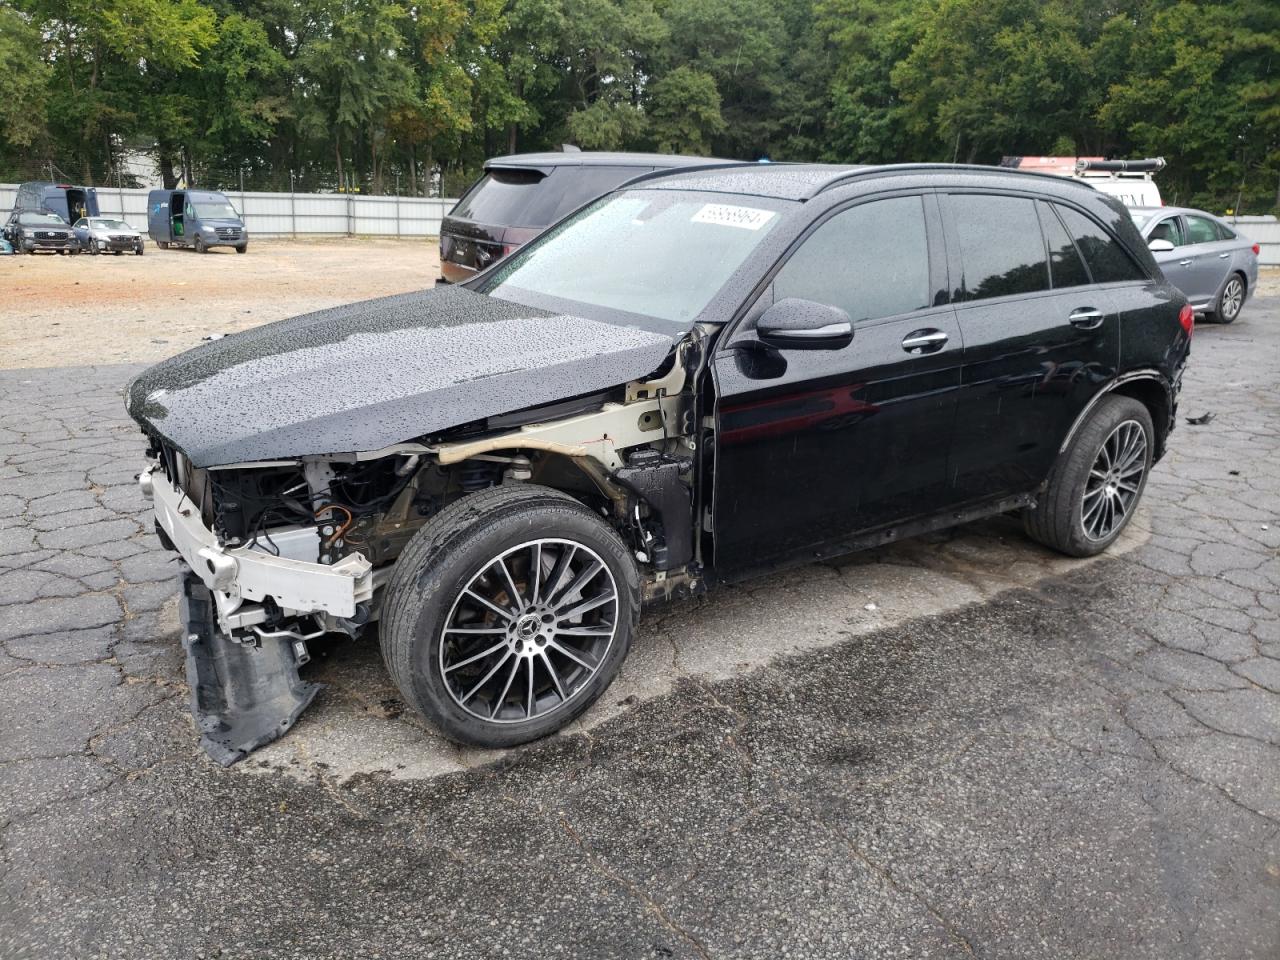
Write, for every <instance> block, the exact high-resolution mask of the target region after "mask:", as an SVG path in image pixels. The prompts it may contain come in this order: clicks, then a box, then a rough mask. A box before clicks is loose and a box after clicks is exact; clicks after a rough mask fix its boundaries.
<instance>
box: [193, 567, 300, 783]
mask: <svg viewBox="0 0 1280 960" xmlns="http://www.w3.org/2000/svg"><path fill="white" fill-rule="evenodd" d="M179 614H180V616H181V618H182V622H183V626H184V628H185V630H186V632H185V634H184V637H183V646H184V647H185V648H186V651H187V683H188V685H189V686H190V687H191V713H192V716H194V717H195V721H196V727H197V728H198V729H199V731H200V746H201V747H202V748H204V751H205V753H207V754H208V755H209V756H210V757H212V758H213V759H214V760H216V761H217V762H218V763H220V764H221V765H222V766H224V767H229V766H231V764H233V763H235V762H236V761H237V760H240V759H242V758H243V757H245V756H247V755H248V754H249V753H251V752H253V751H254V750H256V749H258V748H259V747H262V746H265V745H266V744H268V743H271V742H272V741H273V740H277V739H279V738H280V737H281V736H283V735H284V733H285V732H286V731H287V730H288V729H289V728H290V727H292V726H293V725H294V723H295V722H296V721H297V719H298V716H299V715H300V714H301V713H302V711H303V710H305V709H307V707H308V706H310V704H311V701H312V700H314V699H315V696H316V694H317V693H319V692H320V689H321V687H322V686H323V684H318V683H308V682H306V681H304V680H303V679H302V678H301V677H299V676H298V661H297V658H296V655H295V653H294V648H293V645H292V644H291V643H290V642H289V640H288V638H285V637H263V638H261V640H260V642H259V643H258V644H257V645H255V644H253V643H236V642H235V641H233V640H231V639H230V638H228V637H227V636H226V635H224V634H223V633H222V631H220V630H219V629H218V623H217V613H216V610H215V609H214V601H213V596H212V594H211V593H210V592H209V588H208V587H206V586H205V585H204V583H203V582H201V580H200V579H199V578H198V577H196V576H195V575H194V574H192V573H191V570H190V568H189V567H187V566H186V564H183V565H182V600H181V602H180V605H179Z"/></svg>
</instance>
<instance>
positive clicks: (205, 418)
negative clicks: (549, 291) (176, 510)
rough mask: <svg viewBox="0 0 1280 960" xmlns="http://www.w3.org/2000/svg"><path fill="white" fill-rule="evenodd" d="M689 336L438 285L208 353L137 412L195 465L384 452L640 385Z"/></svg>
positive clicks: (145, 398) (188, 359)
mask: <svg viewBox="0 0 1280 960" xmlns="http://www.w3.org/2000/svg"><path fill="white" fill-rule="evenodd" d="M683 333H684V331H683V330H681V329H673V331H672V333H671V334H670V335H666V334H661V333H655V332H653V331H650V330H643V329H640V328H638V327H631V326H623V325H618V324H614V323H603V322H600V321H597V320H591V319H587V318H585V317H579V316H572V315H567V314H556V313H553V312H550V311H546V310H539V309H536V308H532V307H527V306H522V305H520V304H517V303H511V302H508V301H504V300H498V299H495V298H493V297H489V296H486V295H484V294H480V293H476V292H474V291H471V290H467V289H465V288H462V287H437V288H434V289H429V290H423V291H419V292H416V293H408V294H402V295H399V296H394V297H384V298H381V299H378V300H368V301H364V302H362V303H353V304H349V305H346V306H342V307H335V308H333V309H330V310H321V311H319V312H317V313H310V314H306V315H304V316H300V317H294V318H292V319H289V320H282V321H280V322H278V323H272V324H267V325H266V326H263V327H259V328H257V329H256V330H250V331H246V332H244V333H238V334H233V335H231V336H228V337H225V338H223V339H221V340H216V341H214V342H212V343H208V344H204V345H202V346H200V347H197V348H195V349H194V350H189V351H187V352H186V353H182V354H179V355H178V356H176V357H173V358H172V359H169V360H166V361H164V362H163V363H159V364H156V365H155V366H154V367H151V368H150V369H148V370H146V371H145V372H144V373H142V374H141V375H140V376H138V377H137V379H135V380H134V381H133V382H132V383H131V384H130V385H129V389H128V396H127V405H128V409H129V414H130V416H132V417H133V418H134V419H135V420H137V421H138V423H139V424H141V425H142V427H143V429H144V430H146V431H147V432H148V433H152V434H156V435H159V436H161V437H163V438H164V439H165V440H167V441H168V442H169V443H171V444H173V445H174V446H176V447H177V448H178V449H180V450H181V451H182V452H183V453H185V454H186V455H187V456H188V457H189V458H190V459H191V462H192V464H193V465H194V466H197V467H208V466H217V465H221V464H233V463H244V462H248V461H253V460H275V459H281V458H290V457H300V456H308V455H321V454H327V453H350V452H355V451H362V450H377V449H380V448H382V447H385V446H389V445H390V444H393V443H400V442H404V441H407V440H411V439H413V438H415V437H420V436H423V435H424V434H428V433H434V432H439V431H441V430H446V429H449V428H451V427H456V426H460V425H462V424H465V423H471V422H473V421H476V420H480V419H482V418H484V417H492V416H497V415H499V414H504V413H513V412H515V411H518V410H523V409H525V408H528V407H534V406H539V405H541V404H546V403H551V402H554V401H557V400H564V399H569V398H572V397H577V396H581V395H583V394H588V393H593V392H596V391H600V390H606V389H608V388H610V387H615V386H618V385H619V384H623V383H626V382H627V381H629V380H634V379H638V378H643V377H645V376H648V375H649V374H650V373H652V372H654V371H655V370H656V369H657V368H658V367H660V366H661V365H662V363H663V361H664V360H665V359H666V357H667V355H668V353H669V352H670V350H671V348H672V345H673V344H674V342H675V341H676V340H677V339H679V337H680V336H682V335H683Z"/></svg>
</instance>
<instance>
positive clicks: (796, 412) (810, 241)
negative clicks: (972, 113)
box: [712, 193, 962, 573]
mask: <svg viewBox="0 0 1280 960" xmlns="http://www.w3.org/2000/svg"><path fill="white" fill-rule="evenodd" d="M941 241H942V237H941V221H940V219H939V217H938V213H937V202H936V200H935V198H934V196H933V195H932V194H931V193H928V194H907V195H899V196H892V197H883V198H878V199H873V200H869V201H863V202H861V203H858V204H857V205H855V206H850V207H846V208H843V209H840V210H837V211H836V212H835V213H834V214H832V215H831V216H830V217H829V218H827V219H826V220H824V221H823V222H822V223H820V224H819V225H818V226H817V227H816V228H815V229H814V230H812V231H811V232H810V233H809V235H808V237H807V238H806V239H805V240H804V241H803V243H802V244H801V246H800V247H799V249H797V250H796V251H795V253H794V254H792V256H791V257H790V258H789V259H788V260H787V262H786V263H785V264H784V265H783V267H782V268H781V270H780V271H779V273H778V274H777V276H776V277H775V279H774V282H773V285H772V287H771V289H769V290H768V291H766V292H765V294H764V296H763V297H762V300H761V302H759V303H757V304H756V305H755V307H754V308H753V310H752V311H751V312H750V313H749V314H748V315H747V317H746V318H745V320H744V322H743V324H741V325H740V327H739V328H738V329H737V330H736V331H735V332H734V333H733V334H732V337H731V339H730V340H729V341H728V342H727V343H726V344H724V345H723V346H722V347H721V348H720V349H719V350H718V351H717V354H716V357H715V361H714V366H713V371H714V376H715V378H716V387H717V397H718V400H717V410H716V457H715V463H716V468H715V490H714V501H713V518H712V526H713V539H714V544H715V564H716V567H717V568H718V569H719V570H720V571H722V572H725V571H727V572H730V573H731V572H732V571H733V570H734V569H735V568H736V569H745V568H749V567H752V566H756V565H758V564H761V563H767V562H769V561H771V560H775V559H781V558H784V557H786V556H788V555H790V556H794V555H796V554H802V553H804V552H806V551H808V550H810V549H811V548H813V547H814V546H816V545H819V544H823V543H834V542H838V541H840V540H841V539H843V538H846V537H848V536H849V535H850V534H852V533H854V532H857V531H861V530H867V529H869V528H873V527H877V526H881V525H884V524H887V523H891V522H896V521H900V520H904V519H908V518H911V517H914V516H918V515H921V514H925V513H929V512H932V511H933V510H935V509H937V505H938V504H940V503H944V502H945V501H946V500H947V499H948V493H947V490H946V487H947V477H946V463H947V451H948V447H949V444H950V434H951V428H952V423H953V419H954V405H955V395H956V390H957V388H958V387H959V384H960V357H961V348H962V344H961V341H960V331H959V328H958V327H957V325H956V320H955V315H954V312H953V311H952V309H951V307H950V306H946V305H942V306H932V304H934V303H938V302H940V301H945V297H940V291H943V290H945V288H946V264H945V254H944V251H943V247H942V242H941ZM788 297H797V298H801V299H805V300H813V301H817V302H820V303H825V304H829V305H832V306H836V307H839V308H841V309H843V310H844V311H845V312H846V313H848V314H849V316H850V318H851V319H852V320H853V321H854V338H853V342H852V343H851V344H849V345H848V346H846V347H843V348H841V349H835V350H791V349H777V348H775V347H772V346H769V345H767V344H765V343H763V342H762V341H761V340H760V339H759V338H758V337H757V336H756V335H755V330H754V325H755V320H756V319H758V317H759V315H760V314H761V313H763V311H764V309H765V308H766V307H767V306H768V305H770V304H772V303H774V302H776V301H778V300H782V299H786V298H788Z"/></svg>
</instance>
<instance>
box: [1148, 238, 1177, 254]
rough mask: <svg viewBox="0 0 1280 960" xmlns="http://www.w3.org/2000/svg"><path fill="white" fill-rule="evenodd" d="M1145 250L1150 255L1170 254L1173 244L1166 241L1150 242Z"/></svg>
mask: <svg viewBox="0 0 1280 960" xmlns="http://www.w3.org/2000/svg"><path fill="white" fill-rule="evenodd" d="M1147 248H1148V249H1149V250H1150V251H1151V252H1152V253H1172V252H1173V244H1172V243H1170V242H1169V241H1168V240H1158V239H1157V240H1152V241H1150V242H1149V243H1148V244H1147Z"/></svg>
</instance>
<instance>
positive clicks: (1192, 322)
mask: <svg viewBox="0 0 1280 960" xmlns="http://www.w3.org/2000/svg"><path fill="white" fill-rule="evenodd" d="M1178 322H1179V323H1180V324H1182V329H1183V330H1185V331H1187V336H1188V337H1189V336H1191V335H1192V334H1193V333H1195V332H1196V313H1195V311H1194V310H1192V309H1191V304H1189V303H1184V304H1183V305H1182V309H1181V310H1180V311H1179V312H1178Z"/></svg>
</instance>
